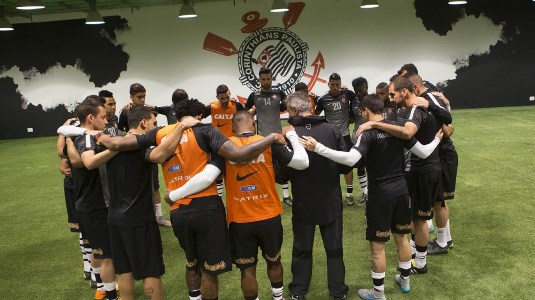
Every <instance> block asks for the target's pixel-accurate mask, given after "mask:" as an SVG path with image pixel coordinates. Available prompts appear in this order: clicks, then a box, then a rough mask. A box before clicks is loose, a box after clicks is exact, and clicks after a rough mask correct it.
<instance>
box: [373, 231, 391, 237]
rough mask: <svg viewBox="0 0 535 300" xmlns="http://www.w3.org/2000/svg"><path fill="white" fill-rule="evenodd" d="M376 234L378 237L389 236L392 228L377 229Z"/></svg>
mask: <svg viewBox="0 0 535 300" xmlns="http://www.w3.org/2000/svg"><path fill="white" fill-rule="evenodd" d="M375 236H376V237H380V238H387V237H389V236H390V230H389V231H379V230H377V231H376V232H375Z"/></svg>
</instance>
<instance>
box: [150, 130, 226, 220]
mask: <svg viewBox="0 0 535 300" xmlns="http://www.w3.org/2000/svg"><path fill="white" fill-rule="evenodd" d="M175 127H176V124H173V125H169V126H165V127H164V128H162V129H160V130H158V133H157V134H156V145H159V144H160V143H161V142H162V139H163V138H164V137H165V136H166V135H168V134H170V133H171V132H172V131H173V130H174V129H175ZM208 161H210V153H206V152H204V151H203V150H202V149H201V148H200V147H199V145H198V144H197V139H196V138H195V134H194V133H193V129H192V128H189V129H186V130H185V131H184V133H183V134H182V137H181V139H180V143H179V144H178V146H177V147H176V149H175V153H174V155H173V156H172V157H171V158H170V159H168V160H167V161H166V162H164V163H163V164H162V170H163V177H164V179H165V186H166V188H167V189H170V190H175V189H178V188H179V187H181V186H183V185H184V184H185V183H186V182H187V181H188V180H189V179H190V178H191V177H193V176H194V175H195V174H197V173H199V172H201V171H202V170H203V169H204V167H205V166H206V164H207V163H208ZM213 195H217V188H216V184H215V182H213V183H212V184H211V185H210V186H209V187H207V188H206V189H204V190H202V191H200V192H198V193H195V194H192V195H190V196H189V197H187V198H185V199H180V200H178V201H176V202H175V203H174V204H173V205H172V206H171V210H173V209H177V208H178V207H179V206H180V205H187V204H189V203H190V202H191V200H192V199H194V198H200V197H206V196H213Z"/></svg>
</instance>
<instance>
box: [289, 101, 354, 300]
mask: <svg viewBox="0 0 535 300" xmlns="http://www.w3.org/2000/svg"><path fill="white" fill-rule="evenodd" d="M287 106H288V115H289V116H290V119H289V120H288V123H290V124H291V125H292V126H293V127H294V128H295V131H296V132H297V134H298V135H299V136H303V135H310V136H313V137H315V138H316V139H317V140H318V141H320V142H322V143H324V144H325V145H328V147H331V148H333V149H336V150H347V146H346V145H345V141H344V139H343V138H342V134H341V131H340V128H339V127H337V126H336V125H334V124H330V123H328V122H326V121H325V118H323V117H320V116H316V115H312V112H311V107H310V101H309V99H308V95H307V94H305V93H301V92H296V93H293V94H291V95H290V96H288V101H287ZM308 157H309V167H308V168H307V169H305V170H295V169H292V168H284V169H282V171H281V172H280V174H279V176H278V177H279V178H278V180H279V182H280V181H288V180H289V181H290V182H291V183H292V196H293V199H294V204H293V206H292V231H293V251H292V269H291V270H292V277H293V278H292V281H291V283H290V284H289V286H288V289H289V292H290V294H291V295H292V299H304V298H305V295H306V294H307V293H308V289H309V285H310V280H311V278H312V247H313V244H314V232H315V230H316V225H318V226H319V229H320V231H321V237H322V239H323V245H324V248H325V252H326V255H327V281H328V283H327V286H328V288H329V295H330V296H331V297H333V298H334V299H345V297H346V295H347V292H348V290H349V287H348V286H347V285H346V284H345V283H344V281H345V266H344V259H343V248H342V236H343V222H342V193H341V188H340V174H344V173H348V171H349V170H350V169H351V167H345V166H344V167H342V166H340V165H338V164H336V163H334V162H333V161H331V160H329V159H327V158H324V157H321V156H319V155H317V154H315V153H308ZM319 174H320V175H319Z"/></svg>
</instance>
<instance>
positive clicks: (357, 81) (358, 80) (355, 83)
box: [351, 77, 368, 89]
mask: <svg viewBox="0 0 535 300" xmlns="http://www.w3.org/2000/svg"><path fill="white" fill-rule="evenodd" d="M363 84H366V85H368V80H366V78H364V77H357V78H355V79H353V81H351V85H352V86H353V89H357V87H359V86H362V85H363Z"/></svg>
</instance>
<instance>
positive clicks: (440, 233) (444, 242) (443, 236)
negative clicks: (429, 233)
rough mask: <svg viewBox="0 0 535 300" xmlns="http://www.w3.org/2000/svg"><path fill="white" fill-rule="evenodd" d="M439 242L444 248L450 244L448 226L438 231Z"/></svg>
mask: <svg viewBox="0 0 535 300" xmlns="http://www.w3.org/2000/svg"><path fill="white" fill-rule="evenodd" d="M437 232H438V233H437V244H438V245H439V246H440V247H442V248H444V247H446V245H447V244H448V240H447V239H446V228H438V231H437Z"/></svg>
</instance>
